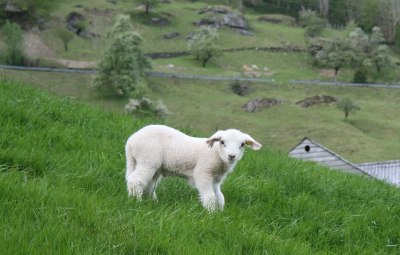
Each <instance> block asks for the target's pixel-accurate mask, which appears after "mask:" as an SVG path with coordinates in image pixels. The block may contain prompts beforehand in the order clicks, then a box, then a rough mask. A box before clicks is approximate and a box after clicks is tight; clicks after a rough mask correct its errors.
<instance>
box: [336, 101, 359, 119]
mask: <svg viewBox="0 0 400 255" xmlns="http://www.w3.org/2000/svg"><path fill="white" fill-rule="evenodd" d="M336 107H337V108H338V109H339V110H340V111H342V112H344V120H345V121H346V120H347V118H348V116H349V115H350V113H355V112H356V111H359V110H361V108H360V107H358V106H357V105H356V104H355V103H354V102H353V101H352V100H351V99H349V98H344V99H341V100H339V102H337V103H336Z"/></svg>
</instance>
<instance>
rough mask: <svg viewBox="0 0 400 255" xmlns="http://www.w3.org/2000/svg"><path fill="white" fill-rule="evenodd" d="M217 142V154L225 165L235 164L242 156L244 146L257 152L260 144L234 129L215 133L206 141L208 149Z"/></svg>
mask: <svg viewBox="0 0 400 255" xmlns="http://www.w3.org/2000/svg"><path fill="white" fill-rule="evenodd" d="M215 142H218V143H219V145H218V152H219V156H220V157H221V159H222V161H224V162H226V163H230V164H233V163H236V162H237V161H239V160H240V159H241V158H242V156H243V151H244V146H245V145H247V146H250V148H252V149H253V150H259V149H260V148H261V144H259V143H258V142H257V141H256V140H254V139H253V138H252V137H251V136H249V135H248V134H244V133H242V132H240V131H239V130H236V129H228V130H225V131H217V132H216V133H215V134H213V135H212V136H211V137H210V138H208V139H207V143H208V145H209V147H213V146H214V143H215Z"/></svg>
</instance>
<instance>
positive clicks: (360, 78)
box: [353, 68, 367, 83]
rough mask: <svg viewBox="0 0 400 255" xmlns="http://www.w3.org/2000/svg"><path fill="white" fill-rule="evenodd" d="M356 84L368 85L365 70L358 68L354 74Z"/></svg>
mask: <svg viewBox="0 0 400 255" xmlns="http://www.w3.org/2000/svg"><path fill="white" fill-rule="evenodd" d="M353 82H354V83H366V82H367V74H366V72H365V70H364V69H362V68H358V69H356V71H355V72H354V76H353Z"/></svg>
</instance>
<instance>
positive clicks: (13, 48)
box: [1, 20, 25, 65]
mask: <svg viewBox="0 0 400 255" xmlns="http://www.w3.org/2000/svg"><path fill="white" fill-rule="evenodd" d="M1 32H2V34H3V36H4V40H5V44H6V50H5V61H6V63H7V64H10V65H24V59H25V56H24V52H23V49H22V44H23V35H22V30H21V28H20V27H19V25H18V24H17V23H12V22H9V21H8V20H7V21H6V23H5V25H4V26H3V27H2V29H1Z"/></svg>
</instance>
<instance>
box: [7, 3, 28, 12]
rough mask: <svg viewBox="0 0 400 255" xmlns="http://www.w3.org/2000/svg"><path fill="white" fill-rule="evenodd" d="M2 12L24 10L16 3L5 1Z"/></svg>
mask: <svg viewBox="0 0 400 255" xmlns="http://www.w3.org/2000/svg"><path fill="white" fill-rule="evenodd" d="M3 10H4V12H6V13H21V12H24V10H22V9H21V8H20V7H19V6H18V5H17V4H14V3H11V2H6V3H5V5H4V7H3Z"/></svg>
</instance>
